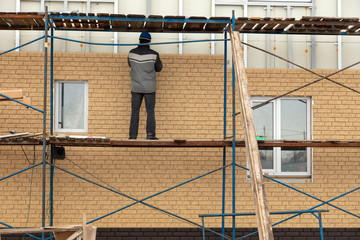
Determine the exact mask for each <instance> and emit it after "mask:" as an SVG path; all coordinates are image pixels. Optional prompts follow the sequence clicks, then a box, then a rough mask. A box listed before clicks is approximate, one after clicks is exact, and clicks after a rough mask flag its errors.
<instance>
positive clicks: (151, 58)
mask: <svg viewBox="0 0 360 240" xmlns="http://www.w3.org/2000/svg"><path fill="white" fill-rule="evenodd" d="M139 42H140V45H138V47H136V48H134V49H132V50H131V51H130V52H129V56H128V63H129V66H130V67H131V120H130V130H129V139H136V138H137V135H138V128H139V112H140V106H141V102H142V99H143V98H145V106H146V113H147V120H146V134H147V137H146V139H148V140H158V138H157V137H156V135H155V128H156V122H155V92H156V72H160V71H161V70H162V62H161V60H160V57H159V53H158V52H156V51H154V50H152V49H150V46H149V45H148V44H147V43H150V42H151V35H150V34H149V33H148V32H142V33H141V34H140V37H139Z"/></svg>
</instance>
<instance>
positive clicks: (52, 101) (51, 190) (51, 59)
mask: <svg viewBox="0 0 360 240" xmlns="http://www.w3.org/2000/svg"><path fill="white" fill-rule="evenodd" d="M53 36H54V28H51V37H52V38H51V40H50V135H51V136H52V135H53V131H54V38H53ZM53 148H54V146H53V145H51V154H50V161H51V166H50V196H49V202H50V203H49V204H50V226H53V225H54V166H53V165H54V164H55V162H54V157H53V155H52V152H53Z"/></svg>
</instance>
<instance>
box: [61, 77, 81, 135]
mask: <svg viewBox="0 0 360 240" xmlns="http://www.w3.org/2000/svg"><path fill="white" fill-rule="evenodd" d="M60 88H61V89H60V116H61V119H60V122H62V124H61V125H62V126H61V128H65V129H83V128H84V127H85V126H84V107H85V92H84V83H60Z"/></svg>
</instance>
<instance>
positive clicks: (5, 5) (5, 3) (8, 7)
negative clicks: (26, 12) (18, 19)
mask: <svg viewBox="0 0 360 240" xmlns="http://www.w3.org/2000/svg"><path fill="white" fill-rule="evenodd" d="M0 9H1V10H0V11H1V12H15V11H16V1H15V0H12V1H9V0H0Z"/></svg>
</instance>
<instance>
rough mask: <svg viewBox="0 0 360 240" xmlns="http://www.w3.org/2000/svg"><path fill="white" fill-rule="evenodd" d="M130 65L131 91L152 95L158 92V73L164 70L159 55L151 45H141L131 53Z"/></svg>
mask: <svg viewBox="0 0 360 240" xmlns="http://www.w3.org/2000/svg"><path fill="white" fill-rule="evenodd" d="M128 63H129V66H130V67H131V91H132V92H137V93H152V92H155V91H156V72H160V71H161V70H162V62H161V60H160V57H159V53H158V52H156V51H154V50H152V49H150V46H149V45H139V46H138V47H137V48H134V49H132V50H131V51H130V52H129V56H128Z"/></svg>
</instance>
